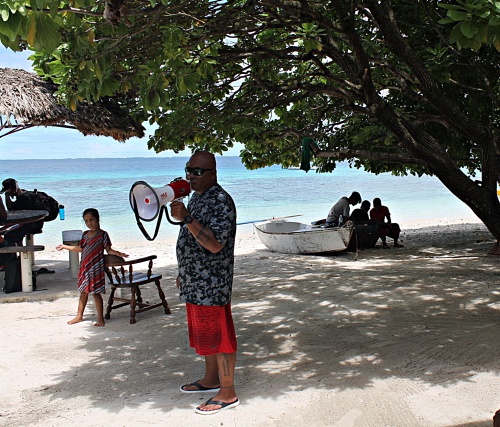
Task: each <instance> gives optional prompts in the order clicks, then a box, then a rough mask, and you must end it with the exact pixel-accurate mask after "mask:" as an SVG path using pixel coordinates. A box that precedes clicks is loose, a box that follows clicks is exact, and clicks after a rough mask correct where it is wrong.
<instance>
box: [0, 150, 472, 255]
mask: <svg viewBox="0 0 500 427" xmlns="http://www.w3.org/2000/svg"><path fill="white" fill-rule="evenodd" d="M187 160H188V158H187V157H171V158H163V157H162V158H160V157H158V158H114V159H109V158H106V159H63V160H0V171H1V174H0V180H3V179H5V178H15V179H16V180H17V181H18V182H19V185H20V187H21V188H24V189H26V190H32V189H35V188H36V189H38V190H41V191H45V192H46V193H48V194H50V195H51V196H53V197H54V198H55V199H56V200H57V201H58V202H59V203H61V204H63V205H64V206H65V219H64V220H60V219H59V218H58V219H56V220H54V221H51V222H47V223H46V224H45V226H44V232H43V235H42V236H40V237H36V238H35V243H39V244H44V245H45V246H46V247H47V248H50V247H51V246H56V245H57V244H59V243H61V241H62V232H63V231H65V230H85V224H84V222H83V219H82V212H83V210H84V209H86V208H89V207H94V208H96V209H98V210H99V212H100V215H101V228H102V229H104V230H106V231H108V232H109V234H110V236H111V240H112V242H113V246H114V247H116V248H118V249H119V247H120V244H125V243H127V244H147V240H146V239H145V238H144V236H143V235H142V233H141V231H140V230H139V227H138V226H137V224H136V221H135V217H134V213H133V211H132V208H131V207H130V203H129V192H130V189H131V187H132V185H133V184H134V183H135V182H136V181H145V182H147V183H148V184H149V185H151V186H152V187H161V186H163V185H165V184H168V183H170V182H171V181H172V180H173V179H175V178H177V177H184V166H185V164H186V161H187ZM217 167H218V179H219V183H220V184H221V185H222V186H223V187H224V188H225V189H226V190H227V191H228V192H229V193H230V194H231V196H232V197H233V199H234V201H235V203H236V207H237V211H238V222H239V223H246V222H251V221H257V220H264V219H268V218H273V217H284V216H295V215H297V217H295V218H290V219H291V220H292V219H293V220H298V221H300V222H305V223H309V222H311V221H314V220H317V219H321V218H325V217H326V215H327V214H328V211H329V210H330V208H331V206H332V205H333V204H334V203H335V202H337V200H338V199H339V198H340V197H342V196H349V195H350V194H351V192H352V191H358V192H359V193H360V194H361V196H362V198H363V199H368V200H370V202H371V201H372V200H373V198H375V197H380V198H381V200H382V204H384V205H386V206H388V207H389V210H390V211H391V215H392V220H393V221H394V222H398V223H399V224H400V225H401V226H402V228H403V229H404V227H411V226H413V225H419V226H421V225H424V224H425V223H427V222H428V223H432V224H435V223H437V222H449V223H455V222H478V219H477V217H476V216H475V215H474V214H473V212H472V211H471V210H470V209H469V208H468V207H467V206H466V205H464V204H463V203H462V202H461V201H460V200H458V199H457V198H456V197H455V196H453V195H452V194H451V193H450V192H449V191H448V190H447V189H446V188H445V187H444V186H443V184H441V182H440V181H439V180H438V179H437V178H434V177H428V176H424V177H415V176H406V177H395V176H392V175H391V174H389V173H384V174H380V175H374V174H371V173H368V172H365V171H364V170H362V169H359V170H358V169H354V168H350V167H349V165H348V164H347V163H341V164H339V165H338V166H337V168H336V169H335V171H334V172H333V173H327V174H319V173H316V171H314V170H310V171H309V172H307V173H306V172H304V171H302V170H298V169H282V168H281V167H279V166H272V167H267V168H264V169H259V170H252V171H249V170H247V169H245V167H244V166H243V164H242V163H241V159H240V158H239V157H224V156H222V157H217ZM186 203H187V199H186ZM356 207H359V205H358V206H356ZM155 225H156V221H153V222H145V223H144V226H145V228H146V229H147V231H148V232H149V233H150V234H151V235H152V234H153V232H154V228H155ZM252 232H253V225H252V224H251V223H250V224H241V225H239V226H238V233H239V234H250V233H252ZM177 233H178V226H175V225H172V224H170V223H168V222H167V220H166V218H163V220H162V224H161V228H160V233H159V235H158V237H157V238H156V240H155V241H158V242H163V241H165V243H166V244H171V243H172V242H173V241H175V239H176V237H177Z"/></svg>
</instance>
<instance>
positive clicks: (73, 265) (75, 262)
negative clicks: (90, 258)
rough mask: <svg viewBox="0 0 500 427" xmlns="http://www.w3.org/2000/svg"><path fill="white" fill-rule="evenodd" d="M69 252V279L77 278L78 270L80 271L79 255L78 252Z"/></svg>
mask: <svg viewBox="0 0 500 427" xmlns="http://www.w3.org/2000/svg"><path fill="white" fill-rule="evenodd" d="M68 252H69V268H70V269H71V278H72V279H77V278H78V270H79V269H80V256H79V255H80V254H79V253H78V252H72V251H68Z"/></svg>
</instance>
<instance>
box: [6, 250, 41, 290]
mask: <svg viewBox="0 0 500 427" xmlns="http://www.w3.org/2000/svg"><path fill="white" fill-rule="evenodd" d="M31 280H32V286H33V290H34V291H36V275H35V274H33V276H32V279H31ZM22 290H23V289H22V285H21V260H20V259H19V258H12V259H8V260H6V261H5V284H4V287H3V291H4V292H5V293H6V294H10V293H12V292H21V291H22Z"/></svg>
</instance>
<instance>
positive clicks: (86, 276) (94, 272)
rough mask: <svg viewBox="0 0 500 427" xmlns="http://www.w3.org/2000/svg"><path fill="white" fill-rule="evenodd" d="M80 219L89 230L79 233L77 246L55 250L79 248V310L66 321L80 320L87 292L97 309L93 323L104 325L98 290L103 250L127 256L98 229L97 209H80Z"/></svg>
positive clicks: (102, 287)
mask: <svg viewBox="0 0 500 427" xmlns="http://www.w3.org/2000/svg"><path fill="white" fill-rule="evenodd" d="M83 219H84V220H85V225H86V226H87V227H88V231H85V232H84V233H83V235H82V240H81V241H80V245H79V246H69V245H64V244H63V245H58V246H56V249H57V250H58V251H60V250H63V249H67V250H68V251H72V252H81V253H82V260H81V262H80V271H79V273H78V290H79V291H80V301H79V303H78V313H77V315H76V317H75V318H74V319H72V320H70V321H68V325H73V324H75V323H79V322H81V321H83V312H84V311H85V307H86V305H87V301H88V298H89V294H92V295H93V297H94V303H95V306H96V310H97V322H96V323H95V324H94V326H104V323H105V322H104V303H103V300H102V296H101V294H103V293H104V291H105V283H106V281H105V275H104V250H106V252H107V253H108V254H110V255H118V256H121V257H124V258H126V257H128V255H127V254H124V253H123V252H119V251H115V250H114V249H113V248H112V247H111V240H110V238H109V235H108V233H107V232H106V231H104V230H101V228H100V224H99V212H98V211H97V209H93V208H89V209H85V211H84V212H83Z"/></svg>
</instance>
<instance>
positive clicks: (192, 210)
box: [170, 151, 240, 414]
mask: <svg viewBox="0 0 500 427" xmlns="http://www.w3.org/2000/svg"><path fill="white" fill-rule="evenodd" d="M185 171H186V179H187V180H188V181H189V183H190V186H191V190H192V191H193V192H194V195H193V196H192V197H191V200H190V201H189V203H188V206H187V208H186V206H185V205H184V203H183V202H182V201H174V202H172V203H171V205H170V209H171V215H172V217H173V218H175V219H177V220H179V221H183V222H184V225H183V226H182V227H181V229H180V232H179V237H178V240H177V262H178V264H179V275H178V277H177V287H178V288H179V296H180V299H181V301H183V302H185V303H186V312H187V320H188V329H189V343H190V346H191V347H193V348H194V349H195V351H196V353H197V354H199V355H201V356H204V357H205V375H204V377H203V378H202V379H200V380H198V381H194V382H192V383H190V384H185V385H183V386H182V387H181V392H183V393H207V392H214V393H216V395H215V396H214V397H212V398H211V399H209V400H208V401H207V402H205V403H203V404H202V405H200V406H198V407H197V408H196V409H195V411H196V412H197V413H199V414H213V413H216V412H219V411H222V410H225V409H229V408H233V407H235V406H237V405H239V403H240V402H239V400H238V398H237V397H236V392H235V390H234V370H235V365H236V350H237V343H236V333H235V330H234V324H233V319H232V315H231V293H232V285H233V267H234V244H235V236H236V207H235V205H234V202H233V199H232V198H231V196H230V195H229V194H228V193H227V192H226V191H225V190H224V189H223V188H222V187H221V186H220V185H219V184H218V183H217V171H216V161H215V156H214V155H213V154H211V153H208V152H207V151H197V152H195V153H194V154H193V155H192V156H191V158H190V159H189V162H188V163H187V165H186V169H185Z"/></svg>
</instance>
